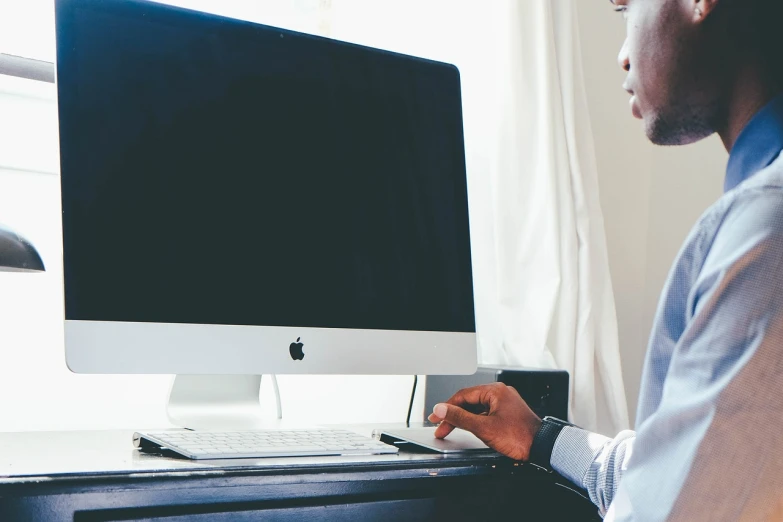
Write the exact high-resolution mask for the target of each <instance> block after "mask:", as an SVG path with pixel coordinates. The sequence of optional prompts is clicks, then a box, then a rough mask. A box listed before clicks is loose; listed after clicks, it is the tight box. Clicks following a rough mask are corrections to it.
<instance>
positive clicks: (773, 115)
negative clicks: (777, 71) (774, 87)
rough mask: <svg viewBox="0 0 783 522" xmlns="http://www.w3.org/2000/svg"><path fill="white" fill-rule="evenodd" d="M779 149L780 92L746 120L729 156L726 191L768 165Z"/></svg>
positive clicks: (782, 129)
mask: <svg viewBox="0 0 783 522" xmlns="http://www.w3.org/2000/svg"><path fill="white" fill-rule="evenodd" d="M781 150H783V94H781V95H780V96H778V97H776V98H775V99H773V100H772V101H771V102H769V103H768V104H767V105H766V107H764V108H763V109H761V111H759V112H758V114H756V116H754V117H753V119H752V120H750V123H748V124H747V125H746V126H745V128H744V129H743V130H742V132H741V133H740V135H739V137H738V138H737V141H736V143H735V144H734V148H733V149H731V155H730V156H729V166H728V168H727V170H726V181H725V183H724V185H723V188H724V190H725V191H726V192H728V191H729V190H731V189H733V188H734V187H736V186H737V185H739V184H740V183H742V182H743V181H745V180H746V179H748V178H749V177H751V176H753V175H754V174H756V173H757V172H759V171H760V170H762V169H764V168H766V167H768V166H769V164H770V163H772V162H773V161H775V158H777V157H778V156H779V155H780V151H781Z"/></svg>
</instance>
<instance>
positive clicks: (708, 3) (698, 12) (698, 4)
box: [686, 0, 721, 23]
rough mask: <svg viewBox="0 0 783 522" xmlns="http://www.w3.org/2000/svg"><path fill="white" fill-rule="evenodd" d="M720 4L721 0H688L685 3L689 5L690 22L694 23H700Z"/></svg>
mask: <svg viewBox="0 0 783 522" xmlns="http://www.w3.org/2000/svg"><path fill="white" fill-rule="evenodd" d="M720 2H721V0H688V1H687V2H686V3H687V4H689V5H690V8H691V10H692V12H693V15H692V20H693V21H694V22H695V23H700V22H702V21H703V20H706V19H707V18H708V17H709V16H710V15H711V14H712V12H713V11H715V8H716V7H718V4H720Z"/></svg>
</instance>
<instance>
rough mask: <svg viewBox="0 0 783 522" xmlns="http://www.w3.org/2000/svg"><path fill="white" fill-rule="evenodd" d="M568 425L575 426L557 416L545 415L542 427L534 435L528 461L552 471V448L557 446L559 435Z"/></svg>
mask: <svg viewBox="0 0 783 522" xmlns="http://www.w3.org/2000/svg"><path fill="white" fill-rule="evenodd" d="M566 426H573V424H571V423H570V422H566V421H564V420H561V419H557V418H555V417H544V418H543V419H542V421H541V428H540V429H539V430H538V433H536V436H535V437H533V444H532V445H531V446H530V458H529V459H528V463H529V464H533V465H534V466H536V467H539V468H543V469H545V470H546V471H549V472H551V471H552V465H551V464H550V461H551V460H552V450H553V449H554V448H555V442H556V441H557V436H558V435H560V432H561V431H562V430H563V428H565V427H566Z"/></svg>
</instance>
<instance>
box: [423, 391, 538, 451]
mask: <svg viewBox="0 0 783 522" xmlns="http://www.w3.org/2000/svg"><path fill="white" fill-rule="evenodd" d="M472 412H475V413H472ZM429 420H430V422H433V423H438V422H440V423H441V424H440V426H438V428H437V429H436V430H435V436H436V437H437V438H439V439H443V438H445V437H446V436H447V435H448V434H449V433H451V432H452V431H453V430H454V428H462V429H464V430H467V431H469V432H471V433H473V434H474V435H475V436H476V437H478V438H479V439H481V440H482V441H483V442H484V444H486V445H487V446H489V447H490V448H492V449H494V450H495V451H497V452H499V453H502V454H503V455H505V456H507V457H510V458H512V459H514V460H520V461H527V459H528V458H529V456H530V446H531V445H532V444H533V437H535V436H536V433H538V430H539V428H540V427H541V419H539V418H538V416H537V415H536V414H535V413H533V410H531V409H530V407H529V406H528V405H527V403H525V401H524V400H523V399H522V397H521V396H520V395H519V393H517V391H516V390H515V389H514V388H512V387H511V386H506V385H505V384H503V383H494V384H487V385H484V386H475V387H473V388H467V389H464V390H460V391H458V392H457V393H455V394H454V396H453V397H452V398H451V399H449V400H448V401H446V402H445V403H441V404H436V405H435V408H434V409H433V413H432V415H430V416H429Z"/></svg>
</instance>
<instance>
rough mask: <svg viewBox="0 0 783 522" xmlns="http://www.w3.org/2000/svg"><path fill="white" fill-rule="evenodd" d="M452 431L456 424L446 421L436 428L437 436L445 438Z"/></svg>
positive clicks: (437, 437)
mask: <svg viewBox="0 0 783 522" xmlns="http://www.w3.org/2000/svg"><path fill="white" fill-rule="evenodd" d="M452 431H454V426H452V425H451V424H449V423H448V422H446V421H443V422H441V423H440V425H439V426H438V427H437V428H435V438H436V439H445V438H446V437H448V436H449V434H450V433H451V432H452Z"/></svg>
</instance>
